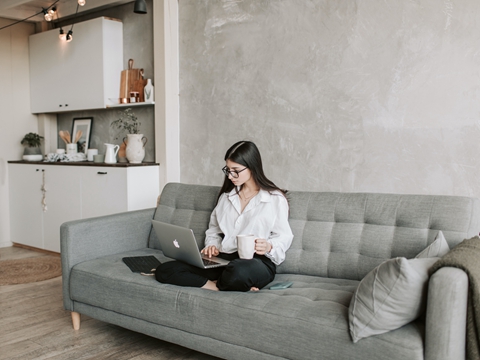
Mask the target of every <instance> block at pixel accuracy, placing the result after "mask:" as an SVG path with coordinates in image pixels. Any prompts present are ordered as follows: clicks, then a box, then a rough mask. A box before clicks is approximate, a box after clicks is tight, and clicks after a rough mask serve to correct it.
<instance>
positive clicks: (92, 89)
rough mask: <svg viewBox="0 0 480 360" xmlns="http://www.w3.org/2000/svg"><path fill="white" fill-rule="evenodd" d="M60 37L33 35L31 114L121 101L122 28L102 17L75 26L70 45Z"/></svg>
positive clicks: (53, 32) (49, 33) (55, 33)
mask: <svg viewBox="0 0 480 360" xmlns="http://www.w3.org/2000/svg"><path fill="white" fill-rule="evenodd" d="M69 29H70V27H65V28H64V29H63V30H64V32H65V33H66V32H67V31H68V30H69ZM58 35H59V29H54V30H49V31H45V32H41V33H38V34H34V35H31V36H30V39H29V50H30V101H31V112H32V113H50V112H62V111H75V110H88V109H101V108H105V107H106V106H107V104H109V103H111V100H109V99H116V98H118V97H119V94H120V74H121V71H122V70H123V24H122V23H121V22H120V21H118V20H114V19H109V18H105V17H101V18H96V19H92V20H88V21H85V22H81V23H77V24H75V26H74V28H73V40H72V41H71V42H68V43H67V42H66V41H63V40H60V39H59V37H58Z"/></svg>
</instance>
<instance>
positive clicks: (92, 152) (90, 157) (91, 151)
mask: <svg viewBox="0 0 480 360" xmlns="http://www.w3.org/2000/svg"><path fill="white" fill-rule="evenodd" d="M93 155H98V149H88V150H87V160H88V161H93Z"/></svg>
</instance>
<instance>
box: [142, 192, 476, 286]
mask: <svg viewBox="0 0 480 360" xmlns="http://www.w3.org/2000/svg"><path fill="white" fill-rule="evenodd" d="M218 191H219V187H215V186H202V185H186V184H176V183H170V184H168V185H166V186H165V188H164V190H163V192H162V195H161V198H160V205H159V206H158V208H157V211H156V214H155V218H156V219H157V220H159V221H164V222H168V223H171V224H175V225H179V226H184V227H188V228H191V229H192V230H193V231H194V233H195V237H196V238H197V241H198V245H199V247H202V246H203V242H204V240H205V230H206V229H207V228H208V222H209V219H210V214H211V212H212V210H213V208H214V207H215V205H216V200H217V196H218ZM288 199H289V203H290V219H289V222H290V226H291V228H292V231H293V234H294V239H293V243H292V246H291V247H290V249H289V250H288V252H287V256H286V260H285V262H284V263H282V264H281V265H280V266H278V267H277V272H279V273H294V274H304V275H316V276H322V277H333V278H342V279H353V280H360V279H362V278H363V277H364V276H365V275H366V274H367V273H368V272H369V271H370V270H372V269H373V268H375V267H376V266H377V265H379V264H380V263H381V262H383V261H385V260H387V259H390V258H392V257H397V256H404V257H407V258H413V257H415V255H417V254H418V253H419V252H420V251H422V250H423V249H424V248H425V247H426V246H428V245H429V244H430V243H431V242H432V241H433V240H434V238H435V236H436V235H437V233H438V230H442V231H443V233H444V235H445V238H446V239H447V241H448V243H449V245H450V248H452V247H453V246H455V245H457V244H458V243H460V242H461V241H462V240H464V239H465V238H468V237H471V236H474V235H477V234H478V232H479V231H480V200H478V199H476V198H470V197H459V196H434V195H394V194H375V193H333V192H297V191H292V192H289V194H288ZM150 246H151V247H154V248H160V246H159V244H158V240H157V238H156V236H155V234H154V233H153V232H152V235H151V239H150Z"/></svg>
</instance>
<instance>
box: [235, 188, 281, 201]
mask: <svg viewBox="0 0 480 360" xmlns="http://www.w3.org/2000/svg"><path fill="white" fill-rule="evenodd" d="M237 189H238V187H237ZM237 189H235V188H233V189H232V191H230V192H229V193H228V197H229V198H230V197H232V196H238V195H237V191H236V190H237ZM258 195H260V196H256V197H255V199H257V198H258V199H259V200H258V201H261V202H270V201H271V200H272V194H270V193H269V192H268V191H267V190H263V189H260V191H259V192H258Z"/></svg>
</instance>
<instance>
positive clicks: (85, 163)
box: [8, 160, 160, 168]
mask: <svg viewBox="0 0 480 360" xmlns="http://www.w3.org/2000/svg"><path fill="white" fill-rule="evenodd" d="M8 163H9V164H27V165H55V166H101V167H122V168H126V167H136V166H158V165H160V164H158V163H154V162H143V163H141V164H130V163H116V164H105V163H94V162H93V161H69V162H48V161H26V160H14V161H9V162H8Z"/></svg>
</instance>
